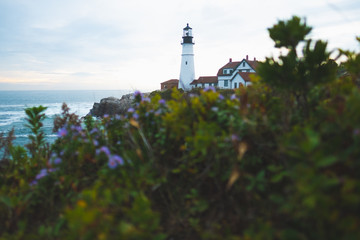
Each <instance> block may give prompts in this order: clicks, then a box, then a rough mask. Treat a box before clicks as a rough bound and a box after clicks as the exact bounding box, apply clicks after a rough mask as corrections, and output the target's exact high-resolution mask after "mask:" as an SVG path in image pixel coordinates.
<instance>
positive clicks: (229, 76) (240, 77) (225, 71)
mask: <svg viewBox="0 0 360 240" xmlns="http://www.w3.org/2000/svg"><path fill="white" fill-rule="evenodd" d="M257 65H258V62H257V61H256V58H254V60H249V58H248V56H246V58H244V59H243V60H241V61H237V62H233V61H232V59H231V58H230V59H229V62H228V63H227V64H225V65H224V66H223V67H222V68H220V69H219V71H218V73H217V78H218V87H219V88H228V89H234V88H238V87H239V86H240V85H243V86H248V85H249V84H251V81H250V76H251V75H252V74H255V73H256V71H255V70H256V67H257Z"/></svg>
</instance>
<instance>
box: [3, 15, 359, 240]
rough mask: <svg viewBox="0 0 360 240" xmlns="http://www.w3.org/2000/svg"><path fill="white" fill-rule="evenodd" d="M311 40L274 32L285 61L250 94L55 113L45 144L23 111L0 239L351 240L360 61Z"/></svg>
mask: <svg viewBox="0 0 360 240" xmlns="http://www.w3.org/2000/svg"><path fill="white" fill-rule="evenodd" d="M310 32H311V27H309V26H307V25H306V23H305V22H304V21H302V20H301V19H300V18H298V17H293V18H291V19H290V20H287V21H279V22H278V23H277V24H276V25H274V26H273V27H271V28H270V29H269V33H270V37H271V38H272V39H273V40H274V42H275V47H277V48H281V49H283V53H285V54H284V55H281V56H280V57H279V58H278V59H276V58H273V57H270V58H266V60H265V61H264V62H262V63H260V64H259V68H258V75H257V77H255V78H253V79H252V85H251V86H248V87H246V88H244V87H240V88H239V89H236V90H234V91H228V90H227V91H221V90H218V89H215V88H211V87H210V88H206V89H201V90H200V89H197V90H194V91H192V92H187V93H183V92H179V91H177V90H175V89H174V90H168V91H165V92H154V93H152V94H150V96H149V97H144V96H143V95H142V94H141V93H140V92H135V93H134V97H135V99H134V107H131V108H129V109H128V110H127V113H126V114H124V115H115V116H106V115H105V116H104V117H103V118H101V119H94V118H92V117H86V118H85V119H84V120H81V119H80V118H79V117H78V116H76V115H75V114H72V113H71V112H70V109H69V108H67V106H66V105H64V106H63V113H62V114H61V115H60V116H58V117H57V118H56V120H55V122H54V132H56V133H57V134H58V138H57V140H56V141H55V143H53V144H51V145H50V144H48V143H46V141H45V139H44V138H43V133H42V131H41V127H42V124H41V122H42V120H43V118H44V117H46V116H45V115H44V114H43V111H44V109H45V108H44V107H42V106H39V107H34V108H29V109H26V114H27V116H28V125H29V128H30V129H31V130H32V135H30V136H29V138H30V140H31V141H30V143H29V144H28V145H27V146H25V147H23V146H13V145H12V139H13V136H12V133H9V135H8V136H5V135H4V134H2V135H0V147H2V149H3V152H2V155H0V157H1V158H2V160H1V161H0V239H234V240H235V239H334V240H335V239H336V240H337V239H354V240H355V239H360V214H359V212H360V174H359V172H360V161H359V160H360V147H359V146H360V90H359V86H360V54H359V53H355V52H351V51H345V50H337V51H336V52H338V55H339V57H342V58H343V59H345V60H344V61H343V62H342V63H337V62H336V61H335V60H333V59H331V58H330V55H331V54H334V53H336V52H329V50H328V49H327V43H326V42H324V41H321V40H317V41H315V40H312V39H309V38H308V34H309V33H310ZM358 40H359V41H360V39H358Z"/></svg>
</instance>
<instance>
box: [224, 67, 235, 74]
mask: <svg viewBox="0 0 360 240" xmlns="http://www.w3.org/2000/svg"><path fill="white" fill-rule="evenodd" d="M232 72H233V69H231V68H227V69H224V70H223V74H231V73H232Z"/></svg>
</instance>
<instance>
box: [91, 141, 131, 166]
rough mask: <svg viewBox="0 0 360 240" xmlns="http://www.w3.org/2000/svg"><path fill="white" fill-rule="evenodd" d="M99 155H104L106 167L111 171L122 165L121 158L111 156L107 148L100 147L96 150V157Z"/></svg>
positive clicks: (114, 155)
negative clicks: (106, 162) (106, 158)
mask: <svg viewBox="0 0 360 240" xmlns="http://www.w3.org/2000/svg"><path fill="white" fill-rule="evenodd" d="M101 153H105V155H106V156H107V157H108V166H109V168H111V169H113V168H116V167H117V166H118V165H123V164H124V160H123V159H122V157H120V156H119V155H116V154H111V152H110V150H109V148H108V147H106V146H102V147H101V148H99V149H97V150H96V154H97V155H100V154H101Z"/></svg>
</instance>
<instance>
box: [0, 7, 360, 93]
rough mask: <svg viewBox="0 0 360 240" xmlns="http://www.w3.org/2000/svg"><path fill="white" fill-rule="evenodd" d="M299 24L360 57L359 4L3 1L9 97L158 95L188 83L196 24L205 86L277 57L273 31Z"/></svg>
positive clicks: (0, 42)
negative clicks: (185, 47)
mask: <svg viewBox="0 0 360 240" xmlns="http://www.w3.org/2000/svg"><path fill="white" fill-rule="evenodd" d="M293 15H298V16H300V17H306V21H307V23H308V25H310V26H313V27H314V29H313V31H312V33H311V36H312V37H313V38H315V39H324V40H328V42H329V48H330V49H335V48H338V47H340V48H344V49H349V50H356V51H359V44H358V43H357V42H356V40H355V36H359V35H360V1H359V0H342V1H340V0H296V1H293V0H271V1H269V0H252V1H245V0H0V90H34V89H39V90H48V89H74V90H78V89H87V90H93V89H111V90H120V89H132V90H135V89H137V90H142V91H149V90H155V89H158V88H160V82H163V81H166V80H169V79H173V78H178V77H179V71H180V60H181V45H180V43H181V40H182V39H181V37H182V29H183V28H184V27H185V26H186V23H189V25H190V26H191V27H192V28H193V35H194V41H195V45H194V53H195V74H196V77H199V76H212V75H213V76H214V75H216V73H217V70H218V69H219V68H220V67H222V66H223V65H224V64H226V63H227V62H228V60H229V58H232V59H233V61H236V60H241V59H243V58H245V56H246V55H249V57H250V58H251V59H252V58H254V57H256V58H257V59H259V60H262V59H264V58H265V57H266V56H271V55H274V56H277V54H278V53H277V52H276V50H275V49H274V47H273V45H274V44H273V42H272V41H271V40H270V38H269V36H268V32H267V28H269V27H271V26H272V25H273V24H275V23H276V22H277V20H279V19H281V20H284V19H288V18H290V17H291V16H293Z"/></svg>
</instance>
